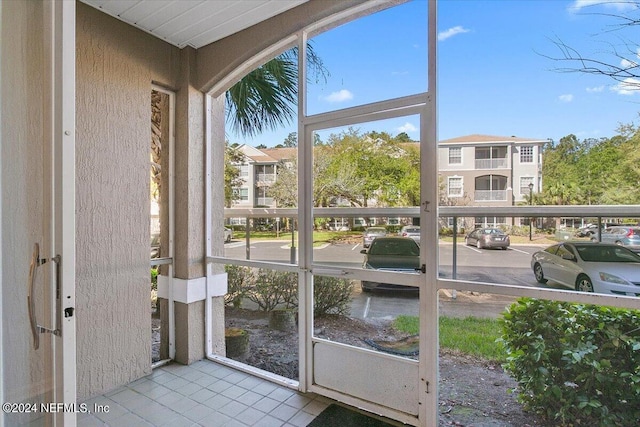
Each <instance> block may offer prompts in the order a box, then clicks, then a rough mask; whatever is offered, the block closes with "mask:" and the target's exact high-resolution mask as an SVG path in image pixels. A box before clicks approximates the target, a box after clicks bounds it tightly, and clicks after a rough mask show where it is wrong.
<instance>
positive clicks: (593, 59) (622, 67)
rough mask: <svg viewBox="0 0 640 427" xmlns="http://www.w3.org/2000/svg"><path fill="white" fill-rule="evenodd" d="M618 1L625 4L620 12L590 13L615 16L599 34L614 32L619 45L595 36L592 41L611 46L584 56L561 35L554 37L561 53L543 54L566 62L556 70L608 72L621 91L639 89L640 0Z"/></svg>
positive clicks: (608, 75)
mask: <svg viewBox="0 0 640 427" xmlns="http://www.w3.org/2000/svg"><path fill="white" fill-rule="evenodd" d="M606 3H607V2H604V1H603V2H599V3H593V4H591V5H589V6H587V7H589V8H590V9H591V10H594V9H593V8H596V7H599V6H602V5H605V4H606ZM617 5H618V6H620V7H621V8H622V10H623V12H621V13H619V14H611V13H595V12H592V13H588V14H589V15H597V16H602V17H605V18H613V19H615V20H616V21H617V24H615V25H612V26H610V27H609V28H608V29H607V30H606V31H604V32H602V33H599V34H598V35H597V37H600V38H602V37H603V34H608V33H615V34H616V36H617V39H618V41H619V43H620V44H619V45H614V44H613V43H611V42H610V41H607V40H596V41H595V43H593V45H596V44H598V45H601V44H606V45H608V46H609V49H598V51H597V52H594V53H593V54H589V56H585V55H584V54H582V53H581V52H579V51H578V50H576V49H575V48H572V47H571V46H569V45H567V44H566V43H565V42H563V41H562V40H561V39H555V40H553V43H554V44H555V46H556V47H557V48H558V50H559V51H560V56H557V57H553V56H548V55H543V56H545V57H547V58H550V59H552V60H554V61H557V62H561V63H567V66H566V67H560V68H557V71H560V72H581V73H585V74H595V75H602V76H607V77H610V78H612V79H613V80H615V81H617V82H618V84H619V86H618V87H619V89H620V90H622V91H640V64H639V63H640V44H639V42H638V40H639V39H640V37H639V35H640V1H633V0H625V1H620V2H618V4H617ZM628 37H631V39H630V38H628ZM634 38H635V40H634Z"/></svg>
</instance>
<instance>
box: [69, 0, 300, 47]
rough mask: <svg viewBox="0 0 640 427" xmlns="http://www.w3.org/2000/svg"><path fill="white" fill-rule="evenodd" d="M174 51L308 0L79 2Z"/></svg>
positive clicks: (88, 0)
mask: <svg viewBox="0 0 640 427" xmlns="http://www.w3.org/2000/svg"><path fill="white" fill-rule="evenodd" d="M80 1H82V2H83V3H86V4H88V5H90V6H93V7H95V8H96V9H98V10H100V11H102V12H104V13H107V14H109V15H111V16H113V17H115V18H117V19H119V20H121V21H124V22H126V23H127V24H130V25H132V26H134V27H137V28H140V29H141V30H143V31H146V32H148V33H150V34H153V35H154V36H156V37H158V38H160V39H162V40H165V41H167V42H168V43H171V44H172V45H175V46H177V47H180V48H182V47H185V46H192V47H194V48H196V49H197V48H200V47H202V46H205V45H208V44H209V43H212V42H214V41H216V40H220V39H222V38H224V37H227V36H229V35H231V34H233V33H236V32H238V31H241V30H243V29H245V28H248V27H250V26H252V25H255V24H257V23H259V22H261V21H264V20H266V19H269V18H271V17H272V16H275V15H278V14H279V13H282V12H284V11H286V10H288V9H291V8H293V7H296V6H298V5H300V4H302V3H304V2H306V1H307V0H80Z"/></svg>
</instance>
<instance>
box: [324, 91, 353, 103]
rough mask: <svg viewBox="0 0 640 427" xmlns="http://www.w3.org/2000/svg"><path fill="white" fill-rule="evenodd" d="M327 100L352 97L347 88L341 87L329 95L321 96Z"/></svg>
mask: <svg viewBox="0 0 640 427" xmlns="http://www.w3.org/2000/svg"><path fill="white" fill-rule="evenodd" d="M322 99H324V100H325V101H327V102H344V101H349V100H350V99H353V94H352V93H351V92H350V91H348V90H347V89H342V90H339V91H337V92H332V93H331V94H330V95H328V96H325V97H323V98H322Z"/></svg>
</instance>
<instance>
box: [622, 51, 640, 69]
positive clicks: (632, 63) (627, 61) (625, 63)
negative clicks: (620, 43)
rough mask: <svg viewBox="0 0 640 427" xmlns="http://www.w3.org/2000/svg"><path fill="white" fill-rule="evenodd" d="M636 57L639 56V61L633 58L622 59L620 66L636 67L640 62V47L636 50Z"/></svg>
mask: <svg viewBox="0 0 640 427" xmlns="http://www.w3.org/2000/svg"><path fill="white" fill-rule="evenodd" d="M636 58H638V61H636V60H632V59H622V60H621V61H620V67H621V68H634V67H637V66H638V63H640V47H639V48H638V50H637V51H636Z"/></svg>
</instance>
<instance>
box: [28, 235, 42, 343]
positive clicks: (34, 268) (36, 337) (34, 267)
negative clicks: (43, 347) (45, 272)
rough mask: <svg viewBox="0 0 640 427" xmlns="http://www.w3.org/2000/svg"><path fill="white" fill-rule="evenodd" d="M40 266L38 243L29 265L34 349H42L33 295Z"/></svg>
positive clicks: (30, 314)
mask: <svg viewBox="0 0 640 427" xmlns="http://www.w3.org/2000/svg"><path fill="white" fill-rule="evenodd" d="M39 264H40V245H38V244H37V243H36V244H35V245H34V247H33V254H32V255H31V263H29V284H28V286H29V294H28V295H27V306H28V307H29V322H30V323H31V335H33V348H34V349H35V350H37V349H38V347H40V334H39V333H38V319H36V303H35V297H34V295H33V293H34V291H35V286H36V273H37V272H38V265H39Z"/></svg>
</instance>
